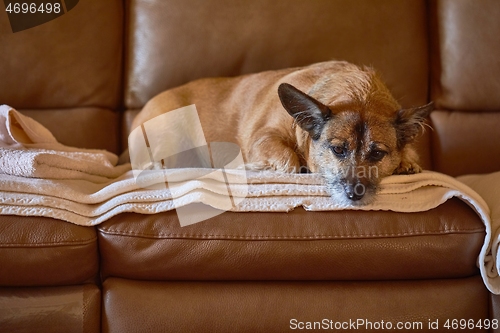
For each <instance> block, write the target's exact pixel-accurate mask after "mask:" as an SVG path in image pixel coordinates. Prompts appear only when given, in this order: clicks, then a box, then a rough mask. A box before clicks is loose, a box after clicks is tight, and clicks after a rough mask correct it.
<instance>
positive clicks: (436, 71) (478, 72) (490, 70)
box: [430, 0, 500, 111]
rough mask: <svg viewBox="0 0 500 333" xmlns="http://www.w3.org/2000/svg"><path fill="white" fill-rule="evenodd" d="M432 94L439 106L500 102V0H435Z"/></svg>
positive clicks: (487, 107)
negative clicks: (499, 1) (499, 59)
mask: <svg viewBox="0 0 500 333" xmlns="http://www.w3.org/2000/svg"><path fill="white" fill-rule="evenodd" d="M430 4H431V10H432V11H433V13H434V14H433V15H434V18H433V31H432V36H433V52H432V53H433V57H432V59H433V61H432V68H433V72H432V77H433V80H432V82H433V84H432V99H433V100H434V101H435V102H436V103H437V106H438V108H444V109H448V110H459V111H498V109H499V108H500V94H499V93H498V92H499V91H500V80H498V77H499V76H500V62H499V61H498V53H499V52H500V46H499V45H500V34H499V33H498V31H500V20H499V19H498V17H499V16H500V6H499V5H498V1H496V0H483V1H481V2H480V4H479V3H476V2H474V1H469V0H438V1H431V2H430Z"/></svg>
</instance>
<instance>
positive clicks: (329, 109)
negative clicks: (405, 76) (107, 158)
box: [132, 61, 432, 204]
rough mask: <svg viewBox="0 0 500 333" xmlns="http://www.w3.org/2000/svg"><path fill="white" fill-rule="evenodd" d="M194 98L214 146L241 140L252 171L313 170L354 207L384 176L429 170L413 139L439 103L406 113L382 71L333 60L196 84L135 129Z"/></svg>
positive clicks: (163, 100)
mask: <svg viewBox="0 0 500 333" xmlns="http://www.w3.org/2000/svg"><path fill="white" fill-rule="evenodd" d="M190 104H195V105H196V107H197V110H198V113H199V117H200V120H201V124H202V127H203V131H204V135H205V137H206V141H207V142H217V141H218V142H221V141H224V142H234V143H236V144H238V145H239V146H240V148H241V151H242V154H243V158H244V160H245V162H246V163H247V165H248V166H251V167H252V168H258V169H263V168H271V169H274V170H279V171H284V172H300V170H304V168H305V167H307V168H308V169H309V170H310V171H311V172H318V173H320V174H321V175H322V176H323V178H324V179H325V182H326V184H327V186H328V188H329V191H330V193H331V194H332V196H335V197H337V198H340V199H341V200H344V201H347V202H351V203H356V204H359V203H367V202H369V201H370V198H372V197H373V194H374V193H376V190H377V187H378V184H379V183H380V180H381V179H382V178H384V177H386V176H389V175H392V174H408V173H416V172H420V171H421V168H420V166H419V165H418V156H417V154H416V151H415V149H414V147H413V143H414V139H415V138H416V136H417V135H418V134H419V133H420V131H421V130H422V128H423V124H424V120H425V118H426V117H427V116H428V114H429V112H430V111H431V109H432V105H431V104H429V105H426V106H424V107H420V108H414V109H402V108H401V106H400V105H399V104H398V102H397V101H396V100H395V99H394V98H393V97H392V95H391V94H390V92H389V90H388V89H387V88H386V86H385V85H384V84H383V83H382V81H381V80H380V78H379V77H378V75H377V74H376V72H375V71H374V70H372V69H370V68H360V67H358V66H355V65H353V64H350V63H347V62H338V61H330V62H323V63H318V64H314V65H311V66H308V67H302V68H291V69H284V70H277V71H267V72H262V73H258V74H250V75H245V76H240V77H236V78H212V79H201V80H197V81H193V82H191V83H188V84H186V85H183V86H180V87H177V88H174V89H171V90H168V91H166V92H164V93H162V94H160V95H158V96H156V97H155V98H153V99H152V100H151V101H150V102H148V103H147V104H146V106H145V107H144V109H143V110H142V111H141V112H140V113H139V114H138V116H137V117H136V118H135V119H134V121H133V124H132V129H133V128H135V127H137V126H140V125H141V124H142V123H144V122H146V121H147V120H149V119H152V118H154V117H156V116H158V115H160V114H162V113H164V112H168V111H171V110H174V109H177V108H180V107H182V106H186V105H190ZM346 198H348V200H347V199H346Z"/></svg>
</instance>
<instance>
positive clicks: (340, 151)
mask: <svg viewBox="0 0 500 333" xmlns="http://www.w3.org/2000/svg"><path fill="white" fill-rule="evenodd" d="M332 151H333V153H334V154H335V156H337V157H345V154H346V151H345V148H344V147H342V146H333V147H332Z"/></svg>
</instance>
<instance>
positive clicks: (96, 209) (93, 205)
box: [0, 106, 500, 294]
mask: <svg viewBox="0 0 500 333" xmlns="http://www.w3.org/2000/svg"><path fill="white" fill-rule="evenodd" d="M0 151H1V152H2V153H1V155H0V214H1V215H22V216H46V217H52V218H56V219H61V220H64V221H67V222H71V223H75V224H79V225H86V226H93V225H97V224H99V223H101V222H103V221H106V220H107V219H109V218H111V217H112V216H115V215H117V214H120V213H122V212H136V213H141V214H154V213H158V212H164V211H168V210H172V209H178V210H179V208H182V207H186V206H187V205H188V204H196V203H204V204H205V205H207V206H208V207H214V208H215V209H219V210H222V211H224V210H231V211H242V212H245V211H275V212H278V211H280V212H287V211H290V210H292V209H294V208H295V207H300V206H302V207H304V208H305V209H306V210H311V211H318V210H323V211H324V210H338V209H361V210H390V211H396V212H417V211H425V210H429V209H432V208H435V207H437V206H439V205H440V204H442V203H444V202H445V201H446V200H448V199H450V198H452V197H458V198H460V199H462V200H463V201H465V202H466V203H468V204H469V205H470V206H471V207H472V209H474V211H475V212H476V213H477V214H478V215H479V216H480V217H481V219H482V221H483V222H484V225H485V227H486V238H485V241H484V245H483V247H482V249H481V252H480V255H479V258H478V266H479V268H480V271H481V275H482V277H483V280H484V282H485V284H486V286H487V288H488V289H489V290H490V291H491V292H493V293H495V294H500V277H499V275H498V272H499V271H500V256H499V255H498V244H499V243H500V234H499V233H500V172H498V173H494V174H490V175H476V176H465V177H460V178H458V179H455V178H452V177H449V176H446V175H443V174H440V173H436V172H423V173H421V174H417V175H411V176H391V177H388V178H386V179H384V180H383V181H382V184H381V190H380V193H379V194H378V195H377V198H376V200H375V201H374V202H373V203H372V204H370V205H366V206H360V207H350V206H342V205H340V204H338V203H336V202H334V201H333V200H332V199H331V197H330V196H328V194H327V192H326V189H325V187H324V186H323V185H322V183H321V179H320V178H319V177H318V176H317V175H315V174H280V173H275V172H245V175H244V177H242V174H241V172H242V171H241V170H225V173H224V177H221V173H220V172H215V171H214V170H207V169H171V170H151V171H148V172H144V173H143V174H142V175H141V178H140V181H137V180H136V178H135V177H134V173H133V172H132V171H130V170H129V169H130V166H128V165H124V166H116V165H115V164H116V161H117V158H116V156H114V155H113V154H110V153H107V152H102V151H88V150H85V151H83V150H80V149H76V148H70V147H65V146H62V145H60V144H58V143H57V142H56V141H55V139H54V138H53V137H52V135H51V134H50V132H48V131H47V130H46V129H45V128H43V127H42V126H41V125H40V124H38V123H36V122H35V121H34V120H32V119H30V118H27V117H25V116H22V115H21V114H19V113H18V112H17V111H15V110H13V109H11V108H9V107H6V106H2V107H0ZM79 152H84V154H81V155H80V154H79ZM44 154H46V155H44ZM40 156H44V157H43V158H41V157H40ZM51 156H52V157H54V158H52V157H51ZM59 157H62V159H61V160H60V159H59ZM11 159H12V160H11ZM74 160H77V161H78V162H77V163H74V164H72V163H73V161H74ZM13 161H15V162H13ZM20 164H22V165H20ZM16 165H17V167H16ZM41 165H43V167H42V166H41ZM127 170H128V171H127ZM136 175H137V173H136ZM228 179H231V184H230V186H229V189H230V196H231V201H230V202H231V204H230V206H229V207H228V184H227V180H228ZM166 180H168V182H166ZM490 209H491V211H490Z"/></svg>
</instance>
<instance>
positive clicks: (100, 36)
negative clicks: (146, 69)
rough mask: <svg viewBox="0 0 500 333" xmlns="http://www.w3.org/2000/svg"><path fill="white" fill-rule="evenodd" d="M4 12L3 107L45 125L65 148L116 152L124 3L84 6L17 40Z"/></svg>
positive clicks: (98, 0)
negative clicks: (12, 109)
mask: <svg viewBox="0 0 500 333" xmlns="http://www.w3.org/2000/svg"><path fill="white" fill-rule="evenodd" d="M18 3H20V2H19V1H18ZM5 9H6V8H4V4H3V3H2V4H0V104H8V105H10V106H12V107H15V108H16V109H18V110H20V111H22V112H25V113H26V114H28V115H29V116H32V117H33V118H35V119H36V120H38V121H40V122H42V123H43V124H44V125H45V126H47V127H48V128H49V129H50V130H51V131H52V132H53V133H54V134H55V136H56V137H57V138H58V139H59V140H60V141H61V142H63V143H65V144H68V145H73V146H79V147H87V148H104V149H108V150H111V151H117V150H118V149H119V147H118V145H119V140H118V135H119V121H120V120H119V119H120V115H119V113H118V112H116V110H118V109H119V108H120V106H121V104H122V103H121V91H122V84H121V81H122V52H123V3H122V0H106V1H102V0H82V1H79V3H78V4H77V5H76V6H75V7H74V8H73V9H71V10H70V11H68V12H67V13H66V14H64V15H62V16H60V17H58V18H56V19H54V20H52V21H49V22H47V23H44V24H42V25H39V26H36V27H33V28H31V29H27V30H23V31H19V32H16V33H13V32H12V29H11V26H10V24H9V18H8V16H7V12H6V10H5ZM27 15H30V14H27ZM32 15H34V14H32Z"/></svg>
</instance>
